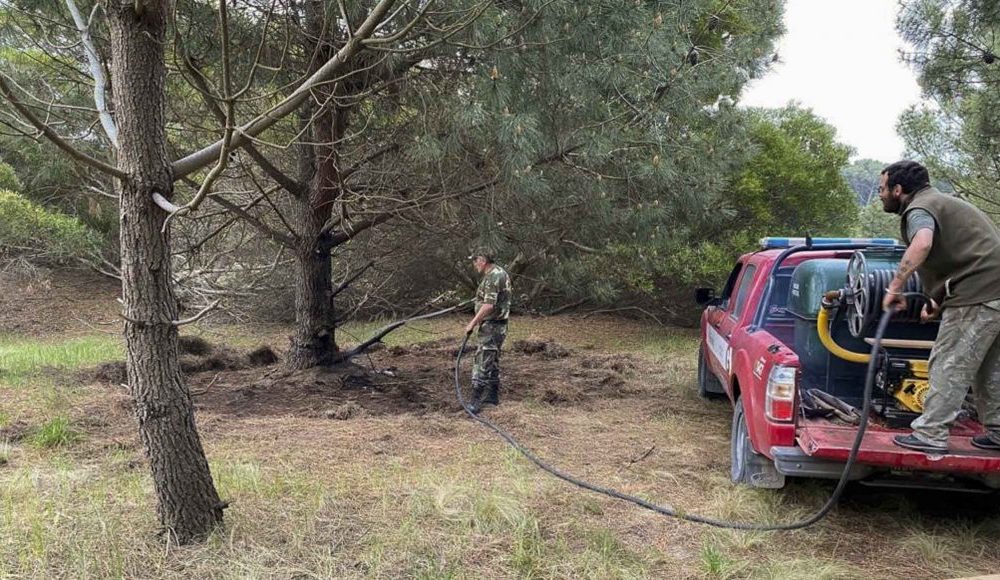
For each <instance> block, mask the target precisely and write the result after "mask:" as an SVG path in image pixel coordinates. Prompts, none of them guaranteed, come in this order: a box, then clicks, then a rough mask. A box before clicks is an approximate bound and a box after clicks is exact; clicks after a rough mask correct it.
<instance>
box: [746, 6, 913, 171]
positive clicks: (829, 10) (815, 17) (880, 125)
mask: <svg viewBox="0 0 1000 580" xmlns="http://www.w3.org/2000/svg"><path fill="white" fill-rule="evenodd" d="M896 11H897V2H896V0H836V1H833V0H787V1H786V5H785V29H786V33H785V36H784V37H783V38H782V39H781V40H780V41H779V42H778V55H779V62H778V63H776V64H775V65H774V67H773V69H772V70H771V72H770V73H768V75H767V76H765V77H764V78H763V79H760V80H758V81H755V82H754V83H753V84H752V85H751V86H750V87H749V89H748V90H747V91H746V92H745V93H744V95H743V97H742V99H741V100H740V101H741V103H742V104H743V105H747V106H762V107H781V106H784V105H786V104H787V103H788V102H789V101H791V100H794V101H798V102H799V103H801V104H802V105H803V106H805V107H808V108H811V109H812V110H813V111H814V112H815V113H816V114H818V115H819V116H821V117H823V118H824V119H826V120H827V121H828V122H829V123H830V124H832V125H833V126H834V127H836V128H837V135H838V139H839V140H840V141H841V142H842V143H846V144H848V145H850V146H851V147H854V149H855V156H854V158H859V157H870V158H874V159H877V160H879V161H885V162H892V161H895V160H897V159H898V158H899V157H900V156H901V155H902V153H903V149H904V147H903V142H902V140H901V139H900V138H899V137H898V136H897V135H896V129H895V126H896V120H897V119H898V118H899V114H900V113H901V112H902V111H903V110H904V109H905V108H906V107H907V106H909V105H912V104H914V103H917V102H919V101H920V88H919V87H918V86H917V81H916V76H915V74H914V73H913V71H912V70H911V69H909V68H908V67H907V66H906V65H904V64H903V63H901V62H900V61H899V49H900V48H901V47H902V46H903V44H902V40H901V39H900V38H899V35H898V34H897V33H896V30H895V19H896Z"/></svg>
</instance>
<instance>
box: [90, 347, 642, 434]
mask: <svg viewBox="0 0 1000 580" xmlns="http://www.w3.org/2000/svg"><path fill="white" fill-rule="evenodd" d="M459 343H460V339H459V338H457V337H454V338H451V337H449V338H442V339H438V340H435V341H432V342H426V343H420V344H415V345H410V346H391V347H385V346H384V345H381V344H380V345H378V346H377V347H375V348H373V349H372V350H371V352H367V353H364V354H362V355H360V356H358V357H356V358H355V359H354V361H353V362H351V363H349V364H343V365H339V366H336V367H320V368H313V369H308V370H304V371H294V372H290V371H287V370H284V369H283V368H282V367H281V364H280V359H279V356H278V355H277V354H276V353H275V352H274V350H272V349H271V348H270V347H269V346H261V347H258V348H256V349H254V350H252V351H249V352H245V353H244V352H238V351H235V350H233V349H231V348H228V347H225V346H219V345H212V344H210V343H208V342H207V341H205V340H202V339H198V338H193V337H185V338H182V340H181V351H182V354H181V367H182V369H183V370H184V372H185V374H186V375H187V378H188V384H189V386H190V388H191V391H192V394H193V395H194V400H195V404H196V409H197V410H198V411H199V412H207V413H212V414H219V415H230V416H236V417H254V416H258V417H267V416H293V417H310V418H317V417H322V418H328V419H350V418H353V417H359V416H379V415H392V414H402V413H409V414H417V415H420V414H425V413H439V412H443V413H448V412H458V411H461V406H460V405H459V403H458V401H457V398H456V394H455V388H454V363H455V358H456V356H457V354H458V346H459ZM473 352H474V349H473V348H472V347H470V346H467V347H466V352H465V353H464V355H463V364H462V367H463V372H462V374H461V377H462V381H463V388H465V389H466V390H467V388H468V376H467V375H468V372H469V364H470V362H471V358H472V354H473ZM637 364H638V361H637V360H636V359H634V358H633V357H630V356H628V355H609V354H603V353H594V352H588V351H586V350H578V349H571V348H567V347H565V346H563V345H561V344H559V343H557V342H553V341H546V340H515V341H512V342H511V343H510V344H509V345H506V346H505V349H504V354H503V361H502V368H503V373H504V374H503V397H504V400H505V401H534V402H537V403H542V404H547V405H554V406H558V405H587V404H588V403H594V402H596V401H606V400H608V399H617V398H623V397H628V396H630V395H635V394H637V393H638V392H639V391H638V390H637V389H636V388H635V387H634V386H630V385H629V379H630V378H631V377H632V376H634V374H635V371H636V367H637ZM84 375H85V377H83V378H87V377H89V378H92V379H93V380H95V381H97V382H100V383H103V384H106V385H108V386H109V387H116V386H120V385H121V384H123V383H124V382H125V367H124V363H123V362H112V363H106V364H103V365H100V366H98V367H96V368H94V369H91V370H89V371H85V373H84ZM463 396H465V397H467V396H468V393H467V392H464V393H463Z"/></svg>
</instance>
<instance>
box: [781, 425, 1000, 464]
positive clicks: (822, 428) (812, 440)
mask: <svg viewBox="0 0 1000 580" xmlns="http://www.w3.org/2000/svg"><path fill="white" fill-rule="evenodd" d="M981 432H982V429H981V428H980V427H979V425H978V424H976V423H973V422H971V421H960V422H956V425H955V427H953V428H952V432H951V438H950V439H949V440H948V446H949V450H948V453H947V454H944V455H937V456H929V455H927V454H925V453H922V452H920V451H913V450H911V449H905V448H903V447H899V446H898V445H896V444H894V443H893V442H892V438H893V437H895V436H896V435H902V434H906V433H909V430H900V429H889V428H886V427H883V426H881V425H877V424H874V423H870V424H869V425H868V430H867V431H866V432H865V438H864V440H863V441H862V443H861V449H860V450H859V451H858V463H862V464H867V465H880V466H885V467H890V468H893V469H911V470H919V471H947V472H956V473H957V472H966V473H994V472H1000V452H998V451H987V450H985V449H979V448H978V447H973V446H972V443H971V442H970V440H971V439H972V436H973V435H977V434H979V433H981ZM856 435H857V427H854V426H851V425H840V424H835V423H832V422H830V421H827V420H825V419H801V418H800V423H799V426H798V428H797V429H796V442H797V443H798V445H799V447H800V448H801V449H802V451H804V452H805V453H806V454H807V455H810V456H812V457H816V458H821V459H829V460H833V461H847V456H848V455H849V454H850V452H851V446H852V445H853V444H854V438H855V436H856Z"/></svg>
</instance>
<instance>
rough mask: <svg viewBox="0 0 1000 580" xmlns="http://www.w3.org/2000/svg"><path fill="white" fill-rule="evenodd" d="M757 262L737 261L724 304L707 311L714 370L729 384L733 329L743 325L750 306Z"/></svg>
mask: <svg viewBox="0 0 1000 580" xmlns="http://www.w3.org/2000/svg"><path fill="white" fill-rule="evenodd" d="M756 269H757V268H756V265H754V264H749V265H747V266H746V267H744V264H743V263H742V262H740V263H738V264H736V266H735V267H734V268H733V271H732V273H730V275H729V279H728V280H727V281H726V287H725V288H724V289H723V291H722V296H721V297H720V298H721V303H720V304H719V305H718V306H715V307H713V308H712V309H711V310H710V311H709V312H708V313H707V321H708V325H707V327H706V328H705V345H706V347H707V349H708V352H709V353H710V356H709V357H708V360H709V361H710V363H709V364H710V367H711V369H712V372H714V373H715V375H716V376H717V377H718V378H719V380H721V381H722V384H723V385H726V386H727V388H728V386H729V375H730V371H731V369H732V353H733V349H732V345H731V343H730V339H731V337H732V335H733V330H734V329H735V328H736V326H737V325H738V324H739V319H740V318H741V317H742V316H743V313H744V311H745V310H746V307H747V301H748V299H749V295H750V287H751V285H752V283H753V277H754V273H755V271H756Z"/></svg>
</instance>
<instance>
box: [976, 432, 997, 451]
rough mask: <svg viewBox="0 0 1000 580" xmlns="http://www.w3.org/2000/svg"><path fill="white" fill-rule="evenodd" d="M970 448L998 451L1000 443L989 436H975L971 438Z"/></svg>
mask: <svg viewBox="0 0 1000 580" xmlns="http://www.w3.org/2000/svg"><path fill="white" fill-rule="evenodd" d="M972 446H973V447H978V448H980V449H988V450H990V451H1000V443H997V442H996V441H994V440H993V438H992V437H990V436H989V434H986V435H976V436H975V437H973V438H972Z"/></svg>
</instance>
